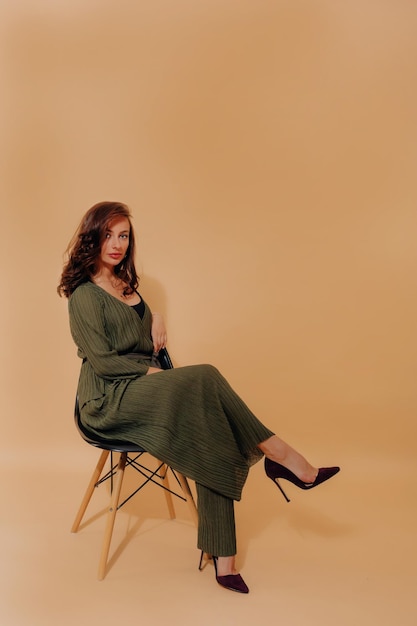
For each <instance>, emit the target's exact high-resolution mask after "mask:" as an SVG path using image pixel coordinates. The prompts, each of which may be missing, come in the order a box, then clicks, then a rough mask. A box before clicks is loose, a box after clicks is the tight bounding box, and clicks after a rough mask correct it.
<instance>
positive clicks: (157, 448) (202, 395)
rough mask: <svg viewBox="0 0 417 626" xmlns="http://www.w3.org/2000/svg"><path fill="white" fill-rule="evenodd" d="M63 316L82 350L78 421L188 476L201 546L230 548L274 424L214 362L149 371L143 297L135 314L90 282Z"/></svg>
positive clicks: (223, 551)
mask: <svg viewBox="0 0 417 626" xmlns="http://www.w3.org/2000/svg"><path fill="white" fill-rule="evenodd" d="M69 315H70V328H71V333H72V336H73V339H74V341H75V343H76V345H77V346H78V355H79V356H80V358H82V359H83V364H82V366H81V373H80V379H79V385H78V398H79V405H80V411H81V419H82V421H83V423H84V424H85V425H86V426H87V427H88V428H89V429H90V430H92V431H95V432H97V433H99V434H100V436H101V437H105V438H109V439H118V440H121V439H122V440H126V441H131V442H134V443H137V444H139V445H141V446H143V447H144V448H145V449H146V450H148V452H150V453H151V454H152V455H154V456H155V457H156V458H158V459H161V460H162V461H164V462H166V463H168V464H169V465H170V466H172V467H173V468H174V469H176V470H178V471H180V472H181V473H183V474H184V475H185V476H188V477H189V478H191V479H193V480H194V481H195V483H196V487H197V493H198V511H199V533H198V545H199V547H200V548H201V549H203V550H204V551H205V552H208V553H209V554H214V555H217V556H228V555H232V554H235V552H236V540H235V528H234V517H233V500H240V498H241V492H242V488H243V485H244V483H245V480H246V478H247V474H248V471H249V467H250V465H252V464H253V463H255V462H256V461H258V460H259V459H260V458H261V456H262V453H261V452H260V450H259V448H257V445H258V444H259V443H260V442H261V441H264V440H265V439H267V438H268V437H270V436H271V435H272V434H273V433H272V432H271V431H270V430H268V429H267V428H266V427H264V426H263V425H262V424H261V423H260V422H259V420H258V419H257V418H256V417H255V416H254V415H253V413H252V412H251V411H250V410H249V409H248V407H247V406H246V405H245V404H244V402H243V401H242V400H241V399H240V398H239V396H238V395H237V394H236V393H235V392H234V391H233V390H232V388H231V387H230V385H229V384H228V383H227V381H226V380H225V379H224V378H223V376H222V375H221V374H220V373H219V372H218V370H217V369H215V368H214V367H212V366H211V365H192V366H188V367H180V368H175V369H171V370H164V371H163V372H160V373H158V374H155V375H152V376H146V373H147V371H148V367H149V365H148V364H147V361H146V358H144V356H143V355H144V354H146V355H152V352H153V344H152V339H151V323H152V316H151V312H150V310H149V307H148V306H147V305H146V303H145V313H144V316H143V319H141V318H140V317H139V315H138V313H137V312H136V311H135V310H134V309H133V308H132V307H131V306H129V305H127V304H125V303H124V302H122V301H120V300H118V299H117V298H114V297H113V296H111V295H110V294H108V293H107V292H106V291H104V290H103V289H102V288H101V287H98V286H97V285H95V284H93V283H91V282H87V283H84V284H82V285H80V286H79V287H78V288H77V289H76V290H75V291H74V293H73V294H72V296H71V297H70V299H69ZM128 353H129V356H128V357H127V356H126V354H128ZM132 353H138V356H137V358H132ZM139 353H141V354H139Z"/></svg>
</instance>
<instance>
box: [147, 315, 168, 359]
mask: <svg viewBox="0 0 417 626" xmlns="http://www.w3.org/2000/svg"><path fill="white" fill-rule="evenodd" d="M151 336H152V341H153V348H154V350H155V352H159V351H160V350H161V349H162V348H165V346H166V345H167V331H166V328H165V324H164V318H163V317H162V315H161V314H160V313H153V314H152V328H151Z"/></svg>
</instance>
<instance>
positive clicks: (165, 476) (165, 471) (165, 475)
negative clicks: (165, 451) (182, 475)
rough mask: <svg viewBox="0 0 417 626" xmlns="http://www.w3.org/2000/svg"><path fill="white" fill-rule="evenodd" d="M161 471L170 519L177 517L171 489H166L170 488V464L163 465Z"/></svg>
mask: <svg viewBox="0 0 417 626" xmlns="http://www.w3.org/2000/svg"><path fill="white" fill-rule="evenodd" d="M161 472H162V484H163V486H164V487H165V489H164V494H165V500H166V503H167V507H168V512H169V517H170V519H175V508H174V503H173V501H172V495H171V492H170V491H166V490H167V489H170V486H169V480H168V465H163V466H162V467H161Z"/></svg>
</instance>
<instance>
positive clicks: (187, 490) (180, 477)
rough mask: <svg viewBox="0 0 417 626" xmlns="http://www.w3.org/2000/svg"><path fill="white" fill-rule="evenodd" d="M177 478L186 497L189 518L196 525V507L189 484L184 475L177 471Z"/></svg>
mask: <svg viewBox="0 0 417 626" xmlns="http://www.w3.org/2000/svg"><path fill="white" fill-rule="evenodd" d="M177 475H178V480H179V481H180V485H181V489H182V490H183V492H184V495H185V497H186V498H187V504H188V508H189V510H190V513H191V518H192V520H193V522H194V524H195V525H196V526H198V512H197V507H196V505H195V502H194V498H193V494H192V493H191V489H190V485H189V484H188V480H187V479H186V477H185V476H184V474H180V473H179V472H178V473H177Z"/></svg>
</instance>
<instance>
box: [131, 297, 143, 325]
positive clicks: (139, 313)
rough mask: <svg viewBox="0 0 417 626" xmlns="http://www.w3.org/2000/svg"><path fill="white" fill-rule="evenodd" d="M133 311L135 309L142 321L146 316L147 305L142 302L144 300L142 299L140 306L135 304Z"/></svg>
mask: <svg viewBox="0 0 417 626" xmlns="http://www.w3.org/2000/svg"><path fill="white" fill-rule="evenodd" d="M132 309H135V311H136V313H137V314H138V315H139V317H140V319H141V320H142V319H143V316H144V315H145V303H144V301H143V300H142V298H141V299H140V302H139V303H138V304H133V305H132Z"/></svg>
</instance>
